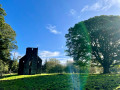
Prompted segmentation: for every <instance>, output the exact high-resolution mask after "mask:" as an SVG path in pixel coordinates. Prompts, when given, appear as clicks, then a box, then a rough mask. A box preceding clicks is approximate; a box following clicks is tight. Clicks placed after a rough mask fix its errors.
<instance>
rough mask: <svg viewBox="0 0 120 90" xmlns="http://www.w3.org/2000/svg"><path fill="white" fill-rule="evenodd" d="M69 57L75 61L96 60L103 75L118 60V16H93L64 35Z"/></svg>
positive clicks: (119, 58)
mask: <svg viewBox="0 0 120 90" xmlns="http://www.w3.org/2000/svg"><path fill="white" fill-rule="evenodd" d="M65 37H66V39H67V42H66V46H67V47H68V50H66V51H67V52H68V55H69V56H72V57H73V58H74V60H75V61H79V60H81V61H83V62H87V63H88V61H89V60H97V61H98V62H99V63H100V64H101V65H102V67H103V73H110V71H109V69H110V67H111V66H113V65H116V64H119V62H120V61H119V60H120V16H112V15H110V16H107V15H101V16H95V17H93V18H90V19H88V20H85V21H81V22H79V23H78V24H76V25H75V26H74V27H72V28H70V29H69V32H68V34H66V36H65Z"/></svg>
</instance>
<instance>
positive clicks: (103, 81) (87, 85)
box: [0, 74, 120, 90]
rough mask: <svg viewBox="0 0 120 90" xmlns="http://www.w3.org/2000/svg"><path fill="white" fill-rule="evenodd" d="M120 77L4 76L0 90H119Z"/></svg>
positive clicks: (76, 75) (82, 75) (72, 75)
mask: <svg viewBox="0 0 120 90" xmlns="http://www.w3.org/2000/svg"><path fill="white" fill-rule="evenodd" d="M119 88H120V75H119V74H116V75H109V74H108V75H89V76H88V75H85V74H81V75H80V74H62V75H60V74H36V75H17V74H12V75H10V74H6V75H4V76H3V77H1V78H0V90H47V89H49V90H80V89H81V90H113V89H114V90H119Z"/></svg>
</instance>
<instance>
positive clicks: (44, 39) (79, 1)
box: [0, 0, 120, 63]
mask: <svg viewBox="0 0 120 90" xmlns="http://www.w3.org/2000/svg"><path fill="white" fill-rule="evenodd" d="M0 4H2V6H3V8H4V9H5V11H6V13H7V16H6V17H5V21H6V23H8V24H9V25H11V27H12V28H13V29H14V30H15V31H16V34H17V36H16V40H17V45H18V50H15V51H14V52H16V56H23V55H24V54H25V52H26V48H27V47H38V48H39V56H40V57H41V58H42V59H45V58H57V59H59V60H60V61H61V62H62V63H65V62H66V60H72V59H71V58H70V57H66V56H65V52H64V50H65V49H66V47H65V42H66V39H65V37H64V36H65V34H66V33H67V32H68V29H69V28H70V27H73V26H74V25H75V24H76V23H78V22H80V21H82V20H86V19H89V18H90V17H94V16H99V15H120V0H0Z"/></svg>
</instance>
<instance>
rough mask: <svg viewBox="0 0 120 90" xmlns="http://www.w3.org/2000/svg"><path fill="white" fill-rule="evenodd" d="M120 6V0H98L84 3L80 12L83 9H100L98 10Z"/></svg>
mask: <svg viewBox="0 0 120 90" xmlns="http://www.w3.org/2000/svg"><path fill="white" fill-rule="evenodd" d="M113 6H114V7H118V8H120V0H98V1H97V2H95V3H94V4H92V5H86V6H85V7H84V8H83V9H82V10H81V12H84V11H100V10H104V11H106V10H108V9H110V8H112V7H113Z"/></svg>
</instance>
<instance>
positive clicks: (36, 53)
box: [33, 48, 38, 56]
mask: <svg viewBox="0 0 120 90" xmlns="http://www.w3.org/2000/svg"><path fill="white" fill-rule="evenodd" d="M33 54H34V55H35V56H37V55H38V48H33Z"/></svg>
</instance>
